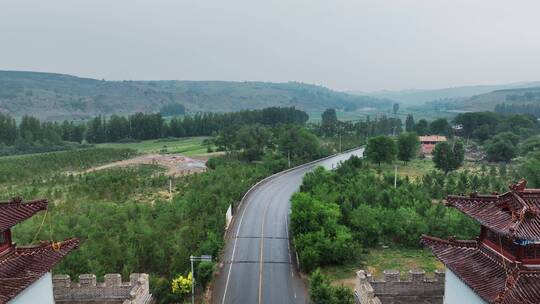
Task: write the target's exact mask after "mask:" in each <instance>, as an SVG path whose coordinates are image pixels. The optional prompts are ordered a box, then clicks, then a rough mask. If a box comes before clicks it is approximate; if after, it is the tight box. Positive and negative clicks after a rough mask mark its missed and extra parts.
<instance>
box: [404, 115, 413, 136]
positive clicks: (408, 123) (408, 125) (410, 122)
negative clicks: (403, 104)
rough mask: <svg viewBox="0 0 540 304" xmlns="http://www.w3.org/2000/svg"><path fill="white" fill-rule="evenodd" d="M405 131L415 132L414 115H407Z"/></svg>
mask: <svg viewBox="0 0 540 304" xmlns="http://www.w3.org/2000/svg"><path fill="white" fill-rule="evenodd" d="M405 131H407V132H413V131H414V117H413V115H412V114H409V115H407V118H406V119H405Z"/></svg>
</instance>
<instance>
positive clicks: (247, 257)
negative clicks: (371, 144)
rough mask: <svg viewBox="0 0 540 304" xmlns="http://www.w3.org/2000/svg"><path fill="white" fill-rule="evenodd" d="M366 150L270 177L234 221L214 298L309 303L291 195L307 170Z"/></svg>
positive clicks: (221, 303) (220, 303) (217, 301)
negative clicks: (296, 249)
mask: <svg viewBox="0 0 540 304" xmlns="http://www.w3.org/2000/svg"><path fill="white" fill-rule="evenodd" d="M362 153H363V149H358V150H354V151H351V152H347V153H344V154H340V155H337V156H334V157H332V158H330V159H326V160H322V161H320V162H317V163H315V164H312V165H309V166H306V167H301V168H297V169H295V170H292V171H289V172H287V173H284V174H282V175H279V176H277V177H275V178H272V179H270V180H268V181H267V182H265V183H263V184H261V185H260V186H259V187H258V188H256V189H255V190H254V191H252V192H251V193H250V194H249V195H248V196H247V198H246V200H245V201H244V204H243V205H242V206H241V207H240V209H239V210H238V211H237V213H236V215H235V220H234V222H233V223H232V224H231V225H232V226H231V229H232V230H231V231H230V233H229V239H228V240H227V245H226V247H225V252H224V260H223V263H224V264H223V268H222V269H221V271H220V274H219V276H218V278H217V280H216V284H215V285H214V294H213V297H212V299H213V303H214V304H225V303H227V304H229V303H237V304H252V303H257V304H261V303H266V304H288V303H295V304H296V303H299V304H300V303H301V304H304V303H308V297H307V291H306V287H305V285H304V283H303V281H302V280H301V279H300V278H299V276H298V273H297V270H296V266H295V263H293V261H294V260H295V257H294V256H292V253H291V251H290V248H289V240H288V234H289V233H288V214H289V209H290V198H291V196H292V194H293V193H294V192H296V191H297V190H298V188H299V187H300V185H301V183H302V178H303V176H304V174H305V173H306V172H309V171H311V170H313V169H314V168H315V167H317V166H324V167H326V168H329V169H330V168H332V167H333V166H335V165H336V164H338V163H339V162H340V161H343V160H346V159H348V158H349V157H350V156H351V155H358V156H361V155H362Z"/></svg>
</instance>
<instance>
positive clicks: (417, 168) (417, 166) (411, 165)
mask: <svg viewBox="0 0 540 304" xmlns="http://www.w3.org/2000/svg"><path fill="white" fill-rule="evenodd" d="M395 165H397V170H398V175H399V176H401V177H406V176H408V177H409V179H411V180H417V179H419V178H421V177H422V176H424V175H425V174H426V173H429V172H430V171H432V170H435V165H434V164H433V161H432V160H431V159H420V158H417V159H413V160H411V161H410V162H408V163H403V162H401V161H396V162H395V164H393V165H389V164H383V165H381V169H382V170H383V171H388V172H394V166H395Z"/></svg>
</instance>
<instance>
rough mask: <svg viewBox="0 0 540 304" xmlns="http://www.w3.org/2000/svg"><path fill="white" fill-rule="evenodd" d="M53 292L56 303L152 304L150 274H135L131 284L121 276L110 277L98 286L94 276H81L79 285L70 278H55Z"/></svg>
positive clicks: (106, 277)
mask: <svg viewBox="0 0 540 304" xmlns="http://www.w3.org/2000/svg"><path fill="white" fill-rule="evenodd" d="M53 292H54V299H55V301H56V303H63V304H83V303H93V304H117V303H118V304H150V303H152V295H151V294H150V288H149V282H148V275H147V274H144V273H133V274H131V275H130V276H129V282H122V277H121V276H120V275H119V274H106V275H105V276H104V280H103V283H98V282H97V279H96V276H95V275H93V274H81V275H80V276H79V283H75V282H71V278H70V277H69V276H68V275H55V276H54V277H53Z"/></svg>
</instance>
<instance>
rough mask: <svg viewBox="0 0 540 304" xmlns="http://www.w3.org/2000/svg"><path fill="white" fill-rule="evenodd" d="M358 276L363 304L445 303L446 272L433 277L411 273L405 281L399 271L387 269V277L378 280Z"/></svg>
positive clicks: (370, 276)
mask: <svg viewBox="0 0 540 304" xmlns="http://www.w3.org/2000/svg"><path fill="white" fill-rule="evenodd" d="M357 277H358V281H357V286H356V295H357V303H360V304H405V303H420V304H442V303H443V297H444V272H439V271H436V272H435V276H434V278H428V277H426V274H425V272H424V271H423V270H410V271H409V274H408V276H407V278H406V279H403V280H402V279H401V278H400V277H401V274H400V273H399V271H395V270H385V271H384V278H383V279H381V280H375V279H373V277H372V275H371V274H370V273H368V272H366V271H364V270H360V271H358V272H357Z"/></svg>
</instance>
